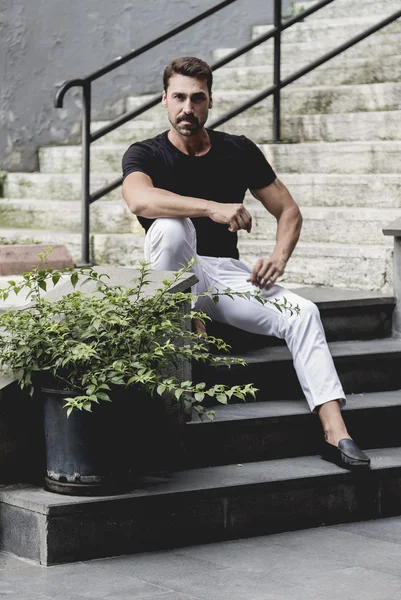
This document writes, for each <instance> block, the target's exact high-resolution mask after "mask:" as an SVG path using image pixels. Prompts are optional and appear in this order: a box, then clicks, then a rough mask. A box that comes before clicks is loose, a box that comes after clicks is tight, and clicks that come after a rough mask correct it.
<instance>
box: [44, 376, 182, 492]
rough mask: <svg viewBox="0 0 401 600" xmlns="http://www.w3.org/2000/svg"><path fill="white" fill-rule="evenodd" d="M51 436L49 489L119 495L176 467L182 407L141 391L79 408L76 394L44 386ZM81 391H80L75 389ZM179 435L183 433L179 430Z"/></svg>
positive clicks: (47, 427)
mask: <svg viewBox="0 0 401 600" xmlns="http://www.w3.org/2000/svg"><path fill="white" fill-rule="evenodd" d="M42 394H43V400H44V428H45V440H46V470H47V477H46V480H45V484H46V488H47V489H49V490H50V491H52V492H56V493H60V494H68V495H80V496H96V495H105V494H118V493H122V492H124V491H127V490H128V489H130V488H132V487H135V480H136V479H137V478H138V476H139V475H141V474H145V473H148V472H149V471H157V470H163V469H165V468H170V467H171V466H173V465H172V463H174V462H175V461H176V460H177V455H179V453H180V448H181V444H180V439H181V437H182V436H180V434H179V430H180V428H181V427H182V425H183V424H184V419H183V415H182V411H181V410H179V406H176V407H175V409H174V410H168V407H167V409H166V406H165V405H164V404H163V402H162V401H161V399H154V398H150V397H149V396H148V395H146V394H144V393H141V392H139V391H138V390H131V391H123V392H121V393H118V394H115V395H114V398H113V401H112V402H100V403H99V404H95V405H93V407H92V412H87V411H85V410H82V411H80V410H73V411H72V413H71V414H70V416H69V417H68V418H67V411H66V409H65V408H64V405H65V399H66V398H67V397H71V396H73V395H74V394H73V393H71V392H66V391H59V390H52V389H46V388H42ZM75 395H77V394H75ZM177 434H178V435H177Z"/></svg>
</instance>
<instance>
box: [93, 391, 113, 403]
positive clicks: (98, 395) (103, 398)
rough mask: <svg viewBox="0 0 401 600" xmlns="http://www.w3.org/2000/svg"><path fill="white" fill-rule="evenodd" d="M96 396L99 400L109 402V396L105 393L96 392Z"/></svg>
mask: <svg viewBox="0 0 401 600" xmlns="http://www.w3.org/2000/svg"><path fill="white" fill-rule="evenodd" d="M96 396H97V397H98V398H100V400H105V401H106V402H111V400H110V396H108V394H106V393H105V392H97V394H96Z"/></svg>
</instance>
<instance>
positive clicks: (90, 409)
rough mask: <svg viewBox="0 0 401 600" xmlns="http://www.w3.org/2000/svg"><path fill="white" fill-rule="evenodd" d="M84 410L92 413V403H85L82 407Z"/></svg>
mask: <svg viewBox="0 0 401 600" xmlns="http://www.w3.org/2000/svg"><path fill="white" fill-rule="evenodd" d="M82 408H83V409H84V410H87V411H88V412H92V403H91V402H85V403H84V404H83V405H82Z"/></svg>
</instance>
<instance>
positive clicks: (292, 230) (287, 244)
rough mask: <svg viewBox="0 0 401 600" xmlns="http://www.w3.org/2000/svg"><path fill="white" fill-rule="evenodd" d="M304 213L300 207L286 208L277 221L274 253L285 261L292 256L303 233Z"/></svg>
mask: <svg viewBox="0 0 401 600" xmlns="http://www.w3.org/2000/svg"><path fill="white" fill-rule="evenodd" d="M301 227H302V215H301V212H300V210H299V208H298V207H295V206H294V207H291V208H289V209H288V210H284V211H283V212H282V214H281V215H280V218H279V219H278V222H277V234H276V247H275V249H274V254H276V255H277V256H280V258H282V259H283V260H285V262H287V261H288V259H289V258H290V256H291V254H292V252H293V250H294V248H295V246H296V244H297V242H298V239H299V235H300V233H301Z"/></svg>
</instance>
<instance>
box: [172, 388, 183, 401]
mask: <svg viewBox="0 0 401 600" xmlns="http://www.w3.org/2000/svg"><path fill="white" fill-rule="evenodd" d="M183 392H184V390H182V389H181V388H179V389H178V390H175V392H174V396H175V397H176V398H177V400H179V399H180V398H181V396H182V393H183Z"/></svg>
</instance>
